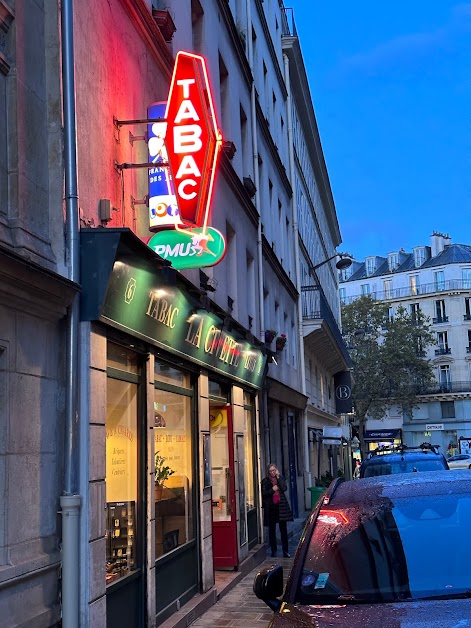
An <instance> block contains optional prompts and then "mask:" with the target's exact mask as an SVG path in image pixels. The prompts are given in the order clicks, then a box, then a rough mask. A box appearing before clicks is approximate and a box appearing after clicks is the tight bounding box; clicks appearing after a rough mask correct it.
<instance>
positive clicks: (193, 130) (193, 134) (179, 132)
mask: <svg viewBox="0 0 471 628" xmlns="http://www.w3.org/2000/svg"><path fill="white" fill-rule="evenodd" d="M201 133H202V129H201V127H200V126H198V125H197V124H184V125H182V126H176V127H174V128H173V140H174V150H175V152H176V153H196V152H198V151H199V150H201V147H202V146H203V142H202V141H201V140H200V136H201Z"/></svg>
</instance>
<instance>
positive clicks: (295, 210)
mask: <svg viewBox="0 0 471 628" xmlns="http://www.w3.org/2000/svg"><path fill="white" fill-rule="evenodd" d="M283 65H284V74H285V85H286V90H287V93H288V97H287V101H286V102H287V109H288V121H287V122H288V151H289V171H290V182H291V187H292V189H293V197H292V208H293V237H294V269H295V276H296V289H297V291H298V303H297V306H298V308H297V309H298V335H299V342H298V346H299V368H300V371H301V391H302V393H303V395H306V370H305V357H304V329H303V302H302V292H301V270H300V262H299V260H300V253H299V226H298V204H297V200H296V174H295V173H296V170H295V167H294V140H293V114H292V110H291V104H292V98H291V83H290V73H289V59H288V56H287V55H286V54H283ZM302 435H303V445H304V506H305V507H306V506H307V504H309V505H310V498H308V497H307V494H306V493H307V490H306V489H307V487H308V486H312V478H311V471H310V468H309V432H308V420H307V409H306V408H304V410H303V415H302Z"/></svg>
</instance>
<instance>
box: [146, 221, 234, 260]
mask: <svg viewBox="0 0 471 628" xmlns="http://www.w3.org/2000/svg"><path fill="white" fill-rule="evenodd" d="M148 246H149V247H150V248H151V249H152V250H153V251H155V252H156V253H157V255H160V257H163V258H164V259H166V260H168V261H169V262H170V263H171V264H172V266H173V267H174V268H175V269H177V270H182V269H184V268H203V267H205V266H214V265H215V264H218V263H219V262H220V261H221V260H222V258H223V257H224V253H225V249H226V247H225V241H224V236H223V235H222V233H220V232H219V231H218V230H217V229H213V227H207V228H206V229H205V230H204V229H200V228H195V229H189V230H187V231H173V230H169V231H160V232H159V233H156V234H155V235H154V236H152V238H151V239H150V240H149V242H148Z"/></svg>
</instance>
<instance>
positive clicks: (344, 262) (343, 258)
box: [309, 253, 353, 275]
mask: <svg viewBox="0 0 471 628" xmlns="http://www.w3.org/2000/svg"><path fill="white" fill-rule="evenodd" d="M336 257H339V258H340V259H339V261H338V262H337V263H336V264H335V267H336V268H337V269H338V270H346V269H347V268H350V266H351V265H352V263H353V260H352V258H351V257H350V256H349V255H345V254H344V253H335V255H331V257H328V258H327V259H325V260H324V261H323V262H319V264H316V265H315V266H309V274H310V275H312V273H313V272H314V271H316V270H317V269H318V268H320V267H321V266H323V265H324V264H327V262H331V261H332V260H333V259H335V258H336Z"/></svg>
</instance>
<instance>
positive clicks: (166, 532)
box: [154, 362, 195, 558]
mask: <svg viewBox="0 0 471 628" xmlns="http://www.w3.org/2000/svg"><path fill="white" fill-rule="evenodd" d="M155 376H156V382H155V393H154V417H155V418H154V444H155V461H154V462H155V467H154V495H155V557H156V558H159V557H161V556H163V555H164V554H167V553H168V552H170V551H172V550H174V549H176V548H177V547H179V546H181V545H183V544H185V543H187V542H188V541H191V540H193V539H194V538H195V534H194V523H193V472H192V468H193V467H192V465H193V458H192V421H191V414H192V396H193V390H192V389H191V388H184V386H189V381H190V379H189V376H188V375H187V374H185V373H180V372H179V371H177V370H176V369H174V368H173V367H166V366H164V365H162V364H160V363H157V362H156V365H155ZM175 383H178V384H179V385H180V386H181V387H182V388H181V392H176V391H175V390H176V386H175ZM169 384H170V385H169ZM180 386H179V387H180ZM167 387H171V388H172V390H166V388H167Z"/></svg>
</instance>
